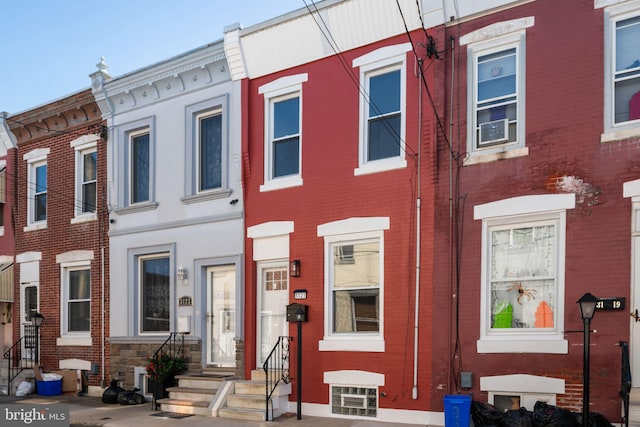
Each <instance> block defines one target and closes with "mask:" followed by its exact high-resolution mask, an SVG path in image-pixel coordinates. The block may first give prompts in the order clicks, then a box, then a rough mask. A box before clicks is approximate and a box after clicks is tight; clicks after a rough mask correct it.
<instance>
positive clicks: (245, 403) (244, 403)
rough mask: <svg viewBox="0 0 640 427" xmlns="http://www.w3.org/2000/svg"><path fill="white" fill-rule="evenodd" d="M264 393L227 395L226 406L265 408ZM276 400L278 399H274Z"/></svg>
mask: <svg viewBox="0 0 640 427" xmlns="http://www.w3.org/2000/svg"><path fill="white" fill-rule="evenodd" d="M265 400H266V398H265V395H264V394H263V395H262V396H258V395H254V394H232V395H230V396H229V397H227V407H229V408H235V409H262V410H264V409H265ZM275 400H276V401H278V399H275Z"/></svg>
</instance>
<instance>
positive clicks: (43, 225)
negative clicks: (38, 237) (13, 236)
mask: <svg viewBox="0 0 640 427" xmlns="http://www.w3.org/2000/svg"><path fill="white" fill-rule="evenodd" d="M45 228H47V221H42V222H37V223H35V224H30V225H27V226H26V227H24V228H23V229H22V231H24V232H25V233H26V232H29V231H36V230H44V229H45Z"/></svg>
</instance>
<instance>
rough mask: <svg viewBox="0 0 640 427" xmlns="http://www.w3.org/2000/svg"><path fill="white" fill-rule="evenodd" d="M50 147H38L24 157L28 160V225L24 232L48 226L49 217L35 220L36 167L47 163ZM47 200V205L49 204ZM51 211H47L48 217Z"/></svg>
mask: <svg viewBox="0 0 640 427" xmlns="http://www.w3.org/2000/svg"><path fill="white" fill-rule="evenodd" d="M49 153H50V149H49V148H38V149H35V150H32V151H29V152H28V153H26V154H25V155H24V156H23V157H22V158H23V160H26V162H27V176H28V179H27V226H26V227H24V228H23V231H24V232H28V231H34V230H42V229H44V228H47V219H45V220H44V221H38V222H35V221H34V215H35V190H36V176H35V168H36V167H38V166H41V165H46V164H47V158H48V156H49ZM48 169H49V168H48V167H47V192H48V191H49V170H48ZM48 202H49V201H48V200H47V205H48ZM48 214H49V212H48V211H47V218H48V216H49V215H48Z"/></svg>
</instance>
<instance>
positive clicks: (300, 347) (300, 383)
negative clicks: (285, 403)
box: [296, 319, 302, 420]
mask: <svg viewBox="0 0 640 427" xmlns="http://www.w3.org/2000/svg"><path fill="white" fill-rule="evenodd" d="M296 394H297V395H298V411H297V419H298V420H300V419H302V321H301V319H298V384H297V392H296Z"/></svg>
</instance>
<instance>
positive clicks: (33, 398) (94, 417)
mask: <svg viewBox="0 0 640 427" xmlns="http://www.w3.org/2000/svg"><path fill="white" fill-rule="evenodd" d="M8 403H12V404H25V405H33V404H36V405H51V404H64V405H69V413H70V418H71V425H72V426H83V427H98V426H104V427H158V426H160V427H162V426H167V427H169V426H170V427H173V426H176V427H205V426H206V427H240V426H253V427H270V426H271V427H286V426H290V427H293V426H298V427H307V426H312V427H391V426H406V424H393V423H383V422H378V421H369V420H344V419H339V418H319V417H306V416H304V415H303V416H302V419H301V420H298V419H296V414H286V415H285V416H282V417H280V418H277V419H276V420H275V421H269V422H257V421H240V420H228V419H224V418H210V417H203V416H200V415H190V416H186V417H183V418H171V417H169V416H158V415H159V414H160V411H152V410H151V403H144V404H142V405H118V404H105V403H102V399H101V398H99V397H88V396H81V397H79V396H76V395H60V396H38V395H29V396H26V397H15V396H0V407H1V406H2V405H3V404H8ZM169 415H170V414H169Z"/></svg>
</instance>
